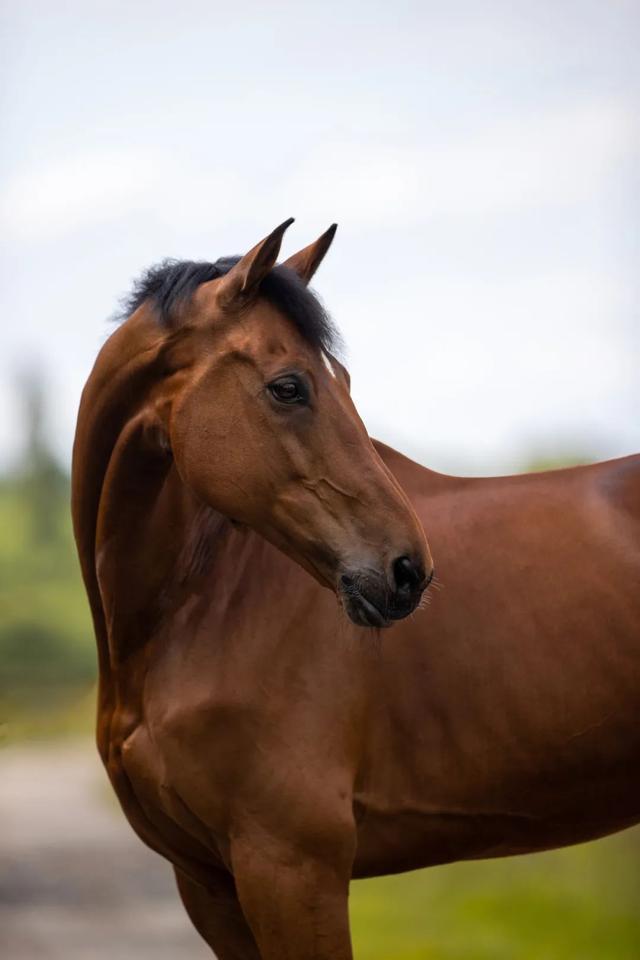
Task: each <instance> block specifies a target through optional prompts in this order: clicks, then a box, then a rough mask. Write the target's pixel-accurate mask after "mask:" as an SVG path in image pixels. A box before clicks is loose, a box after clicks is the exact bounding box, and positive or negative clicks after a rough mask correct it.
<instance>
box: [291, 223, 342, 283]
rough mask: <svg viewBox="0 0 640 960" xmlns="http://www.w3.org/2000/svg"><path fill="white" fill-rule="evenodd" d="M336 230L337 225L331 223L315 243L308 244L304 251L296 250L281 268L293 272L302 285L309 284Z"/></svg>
mask: <svg viewBox="0 0 640 960" xmlns="http://www.w3.org/2000/svg"><path fill="white" fill-rule="evenodd" d="M337 229H338V224H337V223H332V224H331V226H330V227H329V229H328V230H327V231H326V232H325V233H323V234H322V236H321V237H318V239H317V240H316V241H315V243H310V244H309V246H308V247H305V248H304V250H298V252H297V253H294V255H293V256H292V257H289V259H288V260H285V262H284V263H283V264H282V266H283V267H289V269H290V270H294V271H295V272H296V273H297V274H298V276H299V277H300V279H301V280H302V281H303V282H304V283H309V281H310V280H311V277H312V276H313V275H314V273H315V272H316V270H317V269H318V267H319V266H320V264H321V263H322V261H323V259H324V255H325V253H326V252H327V250H328V249H329V247H330V246H331V241H332V240H333V238H334V236H335V232H336V230H337Z"/></svg>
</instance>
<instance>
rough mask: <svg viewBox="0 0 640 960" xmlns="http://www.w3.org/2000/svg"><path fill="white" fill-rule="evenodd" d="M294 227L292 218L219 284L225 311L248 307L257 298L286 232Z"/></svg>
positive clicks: (235, 266)
mask: <svg viewBox="0 0 640 960" xmlns="http://www.w3.org/2000/svg"><path fill="white" fill-rule="evenodd" d="M292 223H293V217H289V219H288V220H285V221H284V223H281V224H280V226H279V227H276V228H275V230H272V231H271V233H270V234H269V236H268V237H265V238H264V240H261V241H260V243H257V244H256V245H255V247H253V248H252V249H251V250H249V253H245V255H244V257H242V258H241V259H240V260H238V262H237V263H236V264H235V265H234V266H233V267H231V270H229V272H228V273H226V274H225V275H224V276H223V277H222V278H221V279H220V280H218V281H217V291H218V299H219V302H220V303H221V304H222V305H223V306H224V307H231V306H233V305H234V304H240V305H242V304H245V303H247V302H248V301H250V300H251V298H252V297H255V296H256V295H257V293H258V290H259V288H260V284H261V283H262V281H263V280H264V278H265V277H266V275H267V274H268V273H269V271H270V270H271V268H272V267H273V266H274V264H275V262H276V260H277V259H278V254H279V253H280V244H281V243H282V237H283V235H284V232H285V230H286V229H287V227H290V226H291V224H292Z"/></svg>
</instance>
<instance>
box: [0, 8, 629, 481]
mask: <svg viewBox="0 0 640 960" xmlns="http://www.w3.org/2000/svg"><path fill="white" fill-rule="evenodd" d="M639 34H640V7H639V6H638V4H637V2H635V0H634V2H627V0H607V2H606V3H602V2H591V0H580V2H575V0H566V2H563V3H561V4H559V3H557V2H555V0H554V2H548V0H536V2H535V3H533V2H531V0H527V2H522V0H511V2H498V0H487V2H471V0H452V2H448V3H447V4H443V3H441V2H431V0H427V2H420V3H417V2H416V3H414V2H405V0H399V2H398V0H396V2H394V3H393V4H389V3H378V2H371V0H369V2H361V0H342V2H340V3H337V2H333V0H328V2H324V3H322V4H304V3H303V4H301V3H299V2H296V3H293V2H277V0H275V2H273V0H272V2H270V3H268V4H265V3H262V2H255V0H246V2H244V3H242V4H233V3H229V2H227V3H224V4H221V3H217V2H206V3H201V2H195V0H182V2H181V3H180V4H176V3H175V2H173V3H165V2H163V0H155V2H153V3H151V2H148V0H140V2H138V3H135V4H132V3H130V2H127V3H125V2H120V0H110V2H101V0H93V2H92V3H90V4H87V3H85V2H82V3H80V2H76V0H68V2H65V0H56V3H52V2H51V0H4V3H3V4H2V6H1V7H0V143H1V144H2V146H1V148H0V223H1V224H2V229H1V230H0V338H1V340H0V403H1V404H2V408H3V411H4V415H3V417H1V418H0V468H3V467H7V466H9V465H10V464H11V463H12V462H14V461H15V459H16V457H17V456H19V451H20V446H21V441H22V434H23V428H22V421H21V418H20V411H19V407H18V402H17V395H16V390H15V383H16V379H17V377H18V376H19V375H20V373H21V372H22V371H23V370H25V369H33V368H36V369H38V370H41V371H42V374H43V376H44V378H45V382H46V384H47V398H48V422H47V426H48V433H49V436H50V439H51V444H52V445H53V447H54V449H55V450H56V452H57V454H58V455H59V457H60V459H61V460H62V462H63V463H68V462H69V457H70V448H71V442H72V437H73V429H74V423H75V416H76V411H77V406H78V401H79V396H80V391H81V389H82V385H83V383H84V381H85V380H86V377H87V375H88V373H89V371H90V368H91V365H92V363H93V359H94V357H95V354H96V352H97V351H98V349H99V348H100V346H101V344H102V343H103V342H104V340H105V339H106V337H107V336H108V334H109V332H110V330H111V329H112V326H110V323H109V317H110V316H111V315H112V314H113V311H114V309H115V308H116V306H117V303H118V300H119V299H120V298H121V297H122V296H124V295H125V294H126V292H127V290H128V289H129V287H130V285H131V282H132V280H133V279H134V278H135V277H136V276H137V275H138V274H139V273H141V272H142V270H143V269H144V268H145V267H147V266H148V265H150V264H151V263H154V262H156V261H158V260H160V259H162V258H164V257H167V256H173V257H180V258H182V257H187V258H194V259H205V260H215V259H216V258H217V257H219V256H221V255H225V254H231V253H241V252H244V251H246V250H247V249H249V248H250V247H251V246H253V245H254V243H256V242H257V240H259V239H260V238H261V237H263V236H264V235H265V234H267V233H268V232H270V230H271V229H272V228H273V227H274V226H275V225H276V224H278V223H280V222H281V221H283V220H284V219H286V218H287V217H289V216H294V217H296V222H295V224H294V225H293V226H292V227H291V228H290V230H289V231H288V233H287V236H286V239H285V244H284V247H283V255H284V256H286V255H288V254H289V253H291V252H293V251H294V250H296V249H298V248H299V247H302V246H304V245H306V244H307V243H309V242H310V241H311V240H312V239H314V238H315V237H316V236H318V235H319V234H320V233H321V232H323V231H324V230H325V229H326V227H327V226H328V225H329V224H330V223H332V222H334V221H337V222H338V224H339V229H338V234H337V236H336V240H335V241H334V245H333V247H332V249H331V251H330V253H329V255H328V256H327V259H326V261H325V263H324V264H323V265H322V268H321V270H320V271H319V273H318V274H317V276H316V278H315V281H314V284H315V288H316V290H317V291H318V293H319V294H320V296H321V298H322V300H323V302H324V303H325V305H326V306H327V308H328V309H329V311H330V313H331V314H332V315H333V317H334V319H335V321H336V322H337V324H338V326H339V328H340V329H341V331H342V334H343V337H344V340H345V343H346V359H347V365H348V366H349V368H350V371H351V375H352V387H353V396H354V399H355V401H356V404H357V406H358V409H359V410H360V413H361V414H362V416H363V418H364V420H365V423H366V424H367V426H368V428H369V431H370V432H371V433H372V434H373V435H375V436H378V437H379V438H380V439H383V440H385V441H387V442H389V443H391V444H392V445H394V446H396V447H398V448H399V449H401V450H403V451H405V452H406V453H408V454H410V455H411V456H414V457H415V458H417V459H418V460H420V461H421V462H423V463H425V464H426V465H428V466H431V467H433V468H435V469H441V470H446V471H453V472H456V471H459V472H464V473H471V474H483V473H499V472H509V471H511V470H516V469H520V468H522V466H523V465H524V464H526V462H527V461H528V460H529V459H530V458H531V457H532V456H555V455H556V454H557V455H559V456H567V455H569V456H572V455H574V454H575V455H576V456H586V457H593V458H599V457H609V456H619V455H624V454H627V453H632V452H636V451H638V450H640V419H639V418H638V416H637V411H638V407H639V401H640V373H639V363H638V360H639V359H640V316H639V314H640V310H639V302H640V289H639V282H638V277H639V271H638V259H639V253H640V238H639V228H638V224H639V223H640V162H639V161H640V110H639V107H640V58H638V56H637V48H638V38H639Z"/></svg>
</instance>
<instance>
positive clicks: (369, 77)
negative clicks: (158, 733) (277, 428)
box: [0, 0, 640, 960]
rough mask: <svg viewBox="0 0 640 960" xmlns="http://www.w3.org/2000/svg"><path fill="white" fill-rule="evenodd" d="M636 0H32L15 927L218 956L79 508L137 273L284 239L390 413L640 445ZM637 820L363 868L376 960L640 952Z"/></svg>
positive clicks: (157, 954)
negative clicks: (334, 228)
mask: <svg viewBox="0 0 640 960" xmlns="http://www.w3.org/2000/svg"><path fill="white" fill-rule="evenodd" d="M639 33H640V7H639V6H638V3H637V0H608V2H607V3H601V2H592V0H566V2H563V3H562V4H558V3H555V2H551V0H536V2H532V0H528V2H523V0H511V2H508V3H507V2H499V0H486V2H479V0H452V2H449V3H447V4H442V3H436V2H432V0H427V2H425V0H422V2H420V3H417V2H416V3H413V2H407V0H396V2H395V3H393V4H387V3H385V4H383V3H378V2H375V0H368V2H365V0H341V2H340V3H337V2H333V0H325V2H324V3H322V4H305V3H293V2H290V0H282V2H278V0H272V2H271V3H269V4H264V3H260V2H257V0H246V2H245V3H244V4H241V5H238V4H222V3H219V2H216V0H210V2H207V3H204V2H196V0H182V2H181V3H180V4H174V3H166V2H164V0H156V2H153V3H151V2H150V0H140V2H138V3H134V4H132V3H130V2H126V3H125V2H121V0H109V2H101V0H93V2H92V3H90V4H87V3H80V2H77V0H57V2H56V3H55V4H53V3H51V2H49V0H4V2H3V3H2V5H1V6H0V76H1V95H0V142H1V143H2V150H1V152H0V221H1V223H2V230H1V231H0V280H1V283H0V307H1V320H0V331H1V337H2V349H1V350H0V403H1V406H2V409H3V416H2V418H0V954H1V955H2V956H3V957H6V958H7V960H35V958H52V960H53V958H65V960H80V958H82V960H106V958H107V957H108V958H110V960H129V958H131V960H134V958H135V960H144V958H147V957H149V958H151V957H153V958H155V960H162V958H165V957H166V958H170V957H171V958H173V957H176V958H177V957H181V958H193V960H197V958H203V957H205V956H208V955H209V954H208V953H207V951H206V950H205V948H204V947H203V946H201V944H200V942H199V941H198V938H197V936H196V935H195V933H193V931H192V930H191V928H190V926H189V924H188V922H187V920H186V918H185V917H184V915H183V913H182V908H181V907H180V905H179V903H178V900H177V896H176V894H175V891H174V889H173V883H172V879H171V871H170V870H169V868H168V867H167V865H166V864H165V863H164V862H163V861H161V860H160V859H159V858H158V857H156V856H155V855H153V854H151V853H149V852H147V851H146V850H145V849H144V847H143V846H142V844H141V843H140V842H139V841H138V840H137V839H136V838H135V837H134V836H133V834H132V833H131V831H130V829H129V828H128V826H127V825H126V824H125V822H124V819H123V818H122V816H121V814H120V813H119V810H118V808H117V807H116V804H115V801H114V800H113V799H112V797H111V794H110V791H109V789H108V787H107V784H106V780H105V777H104V776H103V774H102V772H101V770H100V768H99V766H98V762H97V759H96V756H95V751H94V748H93V745H92V741H91V734H92V723H93V709H94V707H93V703H94V678H95V655H94V644H93V638H92V635H91V628H90V624H89V618H88V611H87V607H86V602H85V598H84V595H83V592H82V589H81V585H80V579H79V574H78V568H77V563H76V558H75V552H74V547H73V542H72V536H71V531H70V521H69V512H68V499H69V477H68V471H69V463H70V449H71V442H72V436H73V429H74V421H75V415H76V410H77V406H78V400H79V395H80V391H81V388H82V385H83V382H84V380H85V379H86V377H87V375H88V372H89V370H90V367H91V364H92V362H93V358H94V357H95V354H96V352H97V350H98V349H99V347H100V346H101V344H102V343H103V342H104V340H105V338H106V337H107V336H108V335H109V332H110V330H111V329H112V327H111V326H110V324H109V316H110V315H111V314H112V313H113V311H114V309H115V308H116V307H117V304H118V300H119V298H121V297H122V296H123V295H124V294H125V293H126V292H127V290H128V289H129V287H130V285H131V282H132V279H133V278H134V277H135V276H136V275H137V274H138V273H140V272H141V270H142V269H143V268H144V267H145V266H148V265H149V264H151V263H153V262H155V261H157V260H159V259H161V258H163V257H166V256H175V257H189V258H195V259H206V260H213V259H216V258H217V257H218V256H220V255H223V254H230V253H240V252H244V251H245V250H247V249H248V248H249V247H250V246H252V245H253V244H254V243H255V242H256V241H257V240H258V239H259V238H260V237H262V236H264V235H265V234H266V233H267V232H268V231H269V230H271V229H272V228H273V227H274V226H275V225H276V224H277V223H279V222H281V221H282V220H283V219H285V218H286V217H288V216H295V217H296V218H297V219H296V224H295V225H294V226H293V227H292V228H291V230H290V231H289V233H288V234H287V238H286V241H285V253H286V252H287V251H288V252H292V251H293V250H295V249H297V248H298V247H300V246H303V245H305V244H306V243H308V242H310V241H311V240H312V239H313V238H315V237H316V236H317V235H318V234H319V233H321V232H322V231H323V230H324V229H325V228H326V227H327V226H328V225H329V223H331V222H332V221H334V220H336V221H338V222H339V224H340V228H339V232H338V235H337V238H336V241H335V243H334V247H333V249H332V251H331V254H330V256H329V257H328V258H327V261H326V262H325V264H324V265H323V267H322V270H321V272H320V274H319V276H318V277H317V282H316V283H317V288H318V290H319V292H320V294H321V296H322V298H323V300H324V302H325V303H326V305H327V306H328V308H329V310H330V311H331V312H332V314H333V316H334V317H335V319H336V322H337V323H338V325H339V327H340V328H341V330H342V332H343V335H344V339H345V343H346V359H347V363H348V366H349V367H350V369H351V373H352V379H353V393H354V397H355V400H356V403H357V404H358V406H359V409H360V411H361V413H362V415H363V417H364V419H365V422H366V423H367V425H368V427H369V430H370V432H371V433H372V434H374V435H376V436H378V437H379V438H380V439H383V440H385V441H387V442H388V443H391V444H392V445H394V446H396V447H399V448H400V449H402V450H403V451H404V452H406V453H408V454H409V455H411V456H413V457H414V458H416V459H418V460H419V461H420V462H422V463H424V464H426V465H428V466H430V467H433V468H436V469H439V470H444V471H448V472H461V473H468V474H489V473H499V472H513V471H519V470H524V469H539V468H544V467H547V466H553V465H561V464H568V463H576V462H583V461H589V460H594V459H598V458H605V457H610V456H620V455H624V454H628V453H632V452H636V451H638V450H640V421H639V420H638V416H637V411H638V405H639V403H638V402H639V401H640V376H639V375H638V361H639V359H640V322H639V319H640V318H639V317H638V303H639V302H640V297H639V293H640V291H639V290H638V278H639V275H640V274H639V271H638V254H639V246H640V241H639V232H638V223H639V215H640V163H639V161H640V112H639V107H640V82H639V81H640V58H638V55H637V50H638V42H639V40H640V37H639ZM639 900H640V834H639V833H638V831H629V832H627V833H625V834H620V835H618V836H616V837H612V838H609V839H606V840H603V841H600V842H598V843H593V844H588V845H585V846H582V847H577V848H573V849H571V850H565V851H557V852H553V853H550V854H544V855H536V856H533V857H525V858H514V859H511V860H505V861H496V862H491V863H476V864H457V865H453V866H450V867H445V868H439V869H435V870H430V871H422V872H418V873H413V874H407V875H405V876H402V877H396V878H383V879H380V880H372V881H364V882H358V883H355V884H354V885H353V892H352V906H351V912H352V921H353V929H354V941H355V948H356V956H357V957H358V958H359V960H382V958H394V960H418V958H420V960H422V958H430V960H458V958H459V960H463V958H464V960H502V958H504V960H514V958H515V960H520V958H522V960H561V958H562V960H564V958H567V960H609V958H611V960H613V958H616V960H637V958H638V957H639V956H640V912H639V910H638V904H639Z"/></svg>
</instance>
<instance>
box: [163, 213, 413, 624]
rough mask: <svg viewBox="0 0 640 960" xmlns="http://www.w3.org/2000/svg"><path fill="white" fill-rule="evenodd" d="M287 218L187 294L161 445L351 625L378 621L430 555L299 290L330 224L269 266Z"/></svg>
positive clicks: (207, 496)
mask: <svg viewBox="0 0 640 960" xmlns="http://www.w3.org/2000/svg"><path fill="white" fill-rule="evenodd" d="M290 222H291V221H287V222H286V223H284V224H282V225H281V226H280V227H278V228H277V229H276V230H274V231H273V233H271V234H270V235H269V236H268V237H267V238H266V239H264V240H263V241H262V242H261V243H259V244H257V246H255V247H254V248H253V249H252V250H251V251H250V252H249V253H247V254H246V255H245V256H244V257H242V258H240V259H231V260H228V261H222V262H219V263H218V265H217V275H216V276H215V278H214V279H209V280H206V281H205V282H203V283H200V284H199V285H197V287H196V289H195V290H194V292H193V295H192V296H190V297H189V298H188V299H187V300H186V301H185V302H184V304H183V306H182V308H181V314H180V319H179V322H178V323H177V324H176V326H175V329H174V331H173V333H172V334H171V335H170V336H169V337H168V340H167V347H166V349H165V351H164V364H165V371H166V376H165V384H166V391H164V392H163V397H164V399H163V406H164V413H163V420H164V422H165V424H166V431H167V435H168V442H169V444H170V446H171V450H172V452H173V456H174V459H175V463H176V466H177V469H178V471H179V473H180V475H181V476H182V478H183V480H184V481H185V482H186V483H187V485H188V486H189V487H191V488H192V489H193V490H194V491H195V492H196V493H197V494H198V495H199V496H200V497H201V498H202V499H203V500H204V501H206V502H207V503H208V504H209V505H210V506H212V507H213V508H215V509H216V510H217V511H219V512H221V513H222V514H224V515H226V516H227V517H229V518H230V519H232V520H234V521H237V522H240V523H242V524H247V525H249V526H250V527H252V528H253V529H255V530H257V531H258V532H260V533H261V534H262V535H263V536H264V537H265V538H266V539H267V540H269V541H271V542H272V543H273V544H275V545H276V546H278V547H279V548H280V549H281V550H283V551H284V552H285V553H287V554H288V555H289V556H291V557H292V558H294V559H295V560H296V561H297V562H298V563H300V564H301V565H302V566H303V567H304V568H305V569H307V570H308V571H309V572H310V573H311V574H312V575H313V576H314V577H315V578H316V579H317V580H318V581H320V582H321V583H323V584H324V585H326V586H328V587H330V588H331V589H332V590H335V591H336V592H337V594H338V596H339V597H340V598H341V600H342V602H343V604H344V607H345V609H346V611H347V613H348V615H349V616H350V618H351V619H352V620H353V621H354V622H355V623H357V624H361V625H365V626H386V625H389V624H390V623H391V622H392V621H393V620H398V619H401V618H402V617H405V616H406V615H407V614H409V613H411V612H412V611H413V610H414V609H415V607H416V606H417V604H418V602H419V600H420V597H421V595H422V593H423V590H424V589H425V586H426V584H427V580H428V578H429V577H430V575H431V571H432V563H431V557H430V554H429V549H428V547H427V543H426V540H425V536H424V532H423V530H422V527H421V525H420V523H419V521H418V519H417V517H416V514H415V512H414V510H413V509H412V507H411V505H410V503H409V501H408V499H407V497H406V495H405V494H404V492H403V490H402V489H401V487H400V486H399V484H398V483H397V481H396V480H395V478H394V477H393V476H392V475H391V473H390V471H389V470H388V469H387V468H386V466H385V464H384V463H383V462H382V460H381V459H380V457H379V455H378V454H377V452H376V450H375V449H374V447H373V445H372V443H371V440H370V439H369V436H368V434H367V431H366V429H365V427H364V425H363V423H362V421H361V420H360V417H359V416H358V414H357V411H356V409H355V407H354V405H353V402H352V400H351V397H350V393H349V383H348V377H347V374H346V371H345V370H344V369H343V367H342V366H341V365H340V364H339V363H338V362H337V361H336V360H335V359H334V358H333V357H332V356H331V354H330V349H331V337H332V334H333V331H332V327H331V324H330V321H329V320H328V319H327V317H326V315H325V313H324V312H323V310H322V308H321V307H320V305H319V303H318V301H317V300H316V299H315V297H314V296H313V295H312V294H311V293H310V292H309V291H308V290H307V286H306V285H307V283H308V282H309V280H310V279H311V276H312V275H313V273H314V272H315V270H316V268H317V266H318V265H319V263H320V261H321V260H322V257H323V256H324V254H325V253H326V251H327V249H328V248H329V245H330V243H331V240H332V239H333V234H334V232H335V227H332V228H331V229H330V230H329V231H327V233H325V234H324V235H323V236H322V237H320V239H319V240H317V241H316V242H315V243H314V244H312V245H311V246H309V247H307V248H305V249H304V250H302V251H300V252H299V253H298V254H296V255H295V256H293V257H291V258H290V259H289V260H287V261H286V263H284V264H283V265H281V266H278V267H276V266H275V262H276V258H277V256H278V252H279V249H280V242H281V239H282V235H283V233H284V231H285V229H286V228H287V226H289V224H290Z"/></svg>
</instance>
